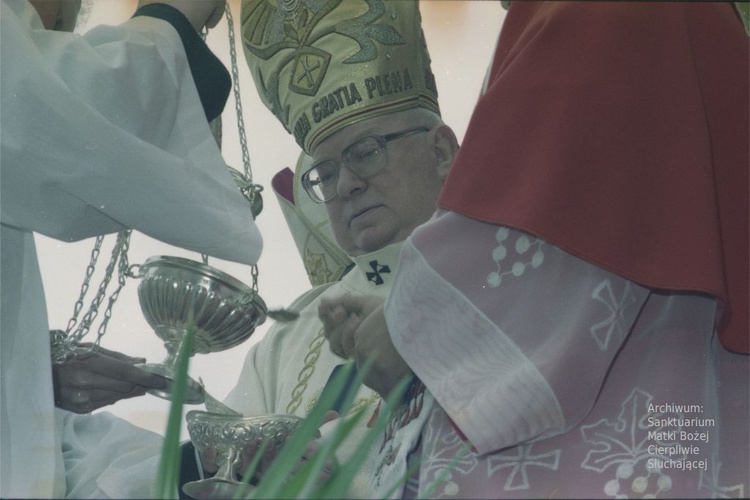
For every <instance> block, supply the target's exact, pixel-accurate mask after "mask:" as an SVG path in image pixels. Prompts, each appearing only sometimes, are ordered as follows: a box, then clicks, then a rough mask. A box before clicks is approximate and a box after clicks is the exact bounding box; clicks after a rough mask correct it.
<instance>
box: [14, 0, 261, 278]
mask: <svg viewBox="0 0 750 500" xmlns="http://www.w3.org/2000/svg"><path fill="white" fill-rule="evenodd" d="M32 9H33V8H32V7H30V5H28V4H27V3H26V2H25V1H18V0H3V3H2V32H1V37H2V40H1V42H2V44H1V47H2V61H3V71H2V73H0V78H1V82H0V83H1V84H2V87H1V93H2V101H1V103H0V104H1V107H2V114H1V115H0V120H1V122H0V127H1V128H2V151H1V158H2V171H1V173H2V179H1V182H0V187H1V189H2V192H1V195H2V207H1V208H2V211H1V213H2V223H3V224H6V225H9V226H14V227H18V228H21V229H25V230H30V231H37V232H40V233H43V234H46V235H48V236H51V237H54V238H58V239H62V240H66V241H71V240H77V239H82V238H86V237H90V236H94V235H98V234H104V233H109V232H116V231H120V230H123V229H125V228H133V229H136V230H139V231H141V232H143V233H145V234H148V235H149V236H152V237H154V238H157V239H160V240H162V241H164V242H166V243H169V244H172V245H176V246H179V247H183V248H187V249H189V250H194V251H197V252H201V253H207V254H210V255H213V256H215V257H218V258H222V259H226V260H232V261H237V262H243V263H247V264H252V263H255V262H256V261H257V258H258V256H259V254H260V250H261V238H260V234H259V232H258V229H257V227H256V226H255V223H254V221H253V219H252V215H251V212H250V208H249V203H248V202H247V201H246V200H245V199H244V198H243V197H242V196H241V194H240V193H239V190H238V189H237V188H236V186H235V185H234V183H233V180H232V178H231V175H230V174H229V172H228V171H227V168H226V165H225V163H224V161H223V159H222V157H221V153H220V151H219V149H218V147H217V145H216V143H215V141H214V139H213V136H212V135H211V133H210V130H209V128H208V124H207V121H206V118H205V114H204V111H203V108H202V107H201V103H200V99H199V97H198V94H197V90H196V88H195V84H194V82H193V79H192V75H191V72H190V68H189V65H188V63H187V59H186V56H185V53H184V49H183V46H182V42H181V40H180V37H179V36H178V34H177V32H176V31H175V30H174V28H173V27H172V26H171V25H170V24H169V23H168V22H166V21H162V20H160V19H155V18H151V17H145V16H144V17H136V18H133V19H131V20H129V21H128V22H126V23H124V24H122V25H120V26H100V27H97V28H94V29H92V30H91V31H90V32H88V33H87V34H86V35H85V36H79V35H76V34H71V33H60V32H51V31H46V30H44V29H41V26H40V25H39V24H38V18H35V17H34V15H33V14H31V13H30V10H32ZM35 22H36V23H37V24H36V25H35ZM35 26H36V27H35Z"/></svg>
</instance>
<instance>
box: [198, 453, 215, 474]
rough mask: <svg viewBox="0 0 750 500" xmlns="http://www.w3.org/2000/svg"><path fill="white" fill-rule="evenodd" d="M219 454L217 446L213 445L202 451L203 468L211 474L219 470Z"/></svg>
mask: <svg viewBox="0 0 750 500" xmlns="http://www.w3.org/2000/svg"><path fill="white" fill-rule="evenodd" d="M217 455H218V454H217V452H216V448H213V447H209V448H206V449H205V450H203V451H202V452H201V453H200V457H201V464H202V466H203V470H205V471H206V472H209V473H211V474H213V473H214V472H216V471H218V470H219V466H218V465H217V464H216V457H217Z"/></svg>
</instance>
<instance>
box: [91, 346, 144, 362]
mask: <svg viewBox="0 0 750 500" xmlns="http://www.w3.org/2000/svg"><path fill="white" fill-rule="evenodd" d="M97 352H99V353H100V354H104V355H106V356H109V357H110V358H115V359H117V360H119V361H124V362H126V363H130V364H138V363H145V362H146V358H135V357H132V356H128V355H127V354H124V353H121V352H117V351H110V350H109V349H105V348H104V347H101V346H100V347H99V349H98V351H97Z"/></svg>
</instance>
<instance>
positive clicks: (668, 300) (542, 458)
mask: <svg viewBox="0 0 750 500" xmlns="http://www.w3.org/2000/svg"><path fill="white" fill-rule="evenodd" d="M466 241H471V245H466V244H465V242H466ZM715 307H716V303H715V301H714V299H713V298H710V297H707V296H702V295H700V294H696V293H677V292H668V291H666V292H665V291H659V290H651V289H648V288H646V287H643V286H641V285H638V284H636V283H633V282H631V281H628V280H627V279H625V278H623V277H621V276H618V275H615V274H613V273H610V272H607V271H605V270H603V269H600V268H598V267H596V266H594V265H592V264H589V263H587V262H585V261H583V260H581V259H579V258H576V257H574V256H572V255H570V254H568V253H566V252H564V251H563V250H561V249H560V248H558V247H556V246H554V245H552V244H550V243H549V242H546V241H544V240H542V239H541V238H537V237H535V236H532V235H529V234H527V233H523V232H521V231H518V230H516V229H512V228H507V227H502V226H496V225H492V224H487V223H484V222H479V221H476V220H473V219H469V218H467V217H464V216H462V215H460V214H456V213H455V212H446V211H439V212H438V215H437V216H436V217H434V218H433V219H432V220H430V221H429V222H428V223H427V224H424V225H422V226H421V227H420V228H417V230H415V231H414V233H413V234H412V235H411V236H410V238H409V239H407V241H406V242H405V243H404V246H403V251H402V259H401V262H400V264H399V271H398V276H397V278H396V280H395V283H394V288H393V291H392V293H391V294H390V296H389V298H388V301H387V304H386V308H385V314H386V320H387V322H388V327H389V331H390V333H391V338H392V340H393V342H394V345H395V346H396V348H397V349H398V351H399V353H400V354H401V355H402V356H403V358H404V359H405V360H406V361H407V363H408V364H409V366H410V367H411V368H412V369H413V370H414V373H415V374H416V375H417V376H419V378H420V379H421V380H422V382H423V383H424V385H425V386H426V387H427V389H428V391H427V392H426V394H425V395H424V402H423V404H422V405H421V413H420V414H419V416H418V418H415V419H413V420H411V421H410V422H409V423H408V425H405V426H403V428H401V429H399V430H397V431H396V432H395V433H394V434H393V435H391V436H388V438H389V439H388V441H386V442H385V443H384V444H383V445H382V448H381V449H380V457H379V459H378V462H377V463H378V467H377V468H376V471H377V473H376V475H375V476H374V478H373V494H374V496H377V494H378V493H381V492H383V493H384V492H385V491H388V490H389V487H390V486H391V485H392V484H394V483H396V482H397V481H398V480H399V478H400V477H402V475H403V473H405V472H406V470H407V467H408V465H410V463H411V461H412V460H415V459H418V460H419V465H418V467H417V469H416V473H415V478H416V479H418V484H417V486H416V487H414V484H413V483H411V484H409V485H408V487H407V488H406V489H405V490H404V489H402V490H403V491H398V492H396V494H395V496H396V497H400V496H404V497H411V496H417V495H418V496H419V497H420V498H424V497H425V496H428V497H432V498H557V497H559V498H609V497H613V498H649V497H650V498H709V497H711V498H716V497H721V498H726V497H746V496H747V493H748V490H747V488H748V484H750V478H749V477H748V470H749V469H748V425H747V415H748V398H747V390H748V374H749V373H750V372H749V365H748V357H747V356H744V355H738V354H732V353H730V352H728V351H726V350H725V349H723V348H722V347H721V345H720V344H719V342H718V339H717V338H716V335H715ZM394 457H395V460H394ZM412 487H414V488H412Z"/></svg>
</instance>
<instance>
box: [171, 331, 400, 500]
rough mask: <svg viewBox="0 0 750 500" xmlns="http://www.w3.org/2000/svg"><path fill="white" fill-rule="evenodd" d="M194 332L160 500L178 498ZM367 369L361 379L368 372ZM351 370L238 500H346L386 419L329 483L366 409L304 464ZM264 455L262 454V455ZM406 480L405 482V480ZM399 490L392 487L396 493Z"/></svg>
mask: <svg viewBox="0 0 750 500" xmlns="http://www.w3.org/2000/svg"><path fill="white" fill-rule="evenodd" d="M193 333H194V332H193V331H191V332H188V335H186V342H185V343H184V344H183V346H182V347H181V349H180V353H179V357H178V362H177V365H178V369H177V374H176V378H175V383H174V391H173V394H172V405H171V408H170V413H169V421H168V426H167V431H166V437H165V440H164V445H163V448H162V459H161V463H160V467H159V478H158V485H157V489H156V495H157V497H158V498H170V499H171V498H177V490H176V485H177V484H178V478H179V471H180V449H179V432H180V428H181V423H182V422H181V419H182V406H183V401H184V394H185V385H186V380H187V376H188V375H187V373H188V362H189V358H190V356H189V353H190V344H191V343H192V338H193ZM366 369H367V368H365V370H363V371H362V373H364V372H366ZM349 373H350V370H342V371H341V373H339V374H338V375H337V376H336V377H335V378H334V379H333V380H332V382H331V384H330V385H329V387H328V388H327V389H326V390H325V391H324V392H323V394H321V396H320V398H319V400H318V403H317V404H316V405H315V407H313V409H312V410H311V411H310V413H309V415H308V416H307V418H306V419H305V420H304V421H303V422H302V424H301V425H300V427H299V428H298V429H297V431H296V432H295V433H294V434H293V435H292V436H291V437H290V438H289V440H288V441H287V443H286V445H285V446H284V447H283V448H282V449H281V451H280V452H279V454H278V455H277V457H276V459H275V460H274V462H273V463H272V464H271V466H270V467H269V469H268V470H267V471H266V472H265V473H264V474H263V477H262V478H261V480H260V482H259V483H258V484H257V485H256V486H249V485H248V486H247V489H246V490H245V491H244V492H242V491H241V492H239V493H238V496H237V498H274V499H286V498H300V499H304V498H316V499H318V498H319V499H336V498H347V497H348V491H349V488H350V486H351V484H352V483H353V479H354V477H355V476H356V475H357V473H358V472H359V470H360V469H361V467H362V465H363V463H364V461H365V460H366V459H367V457H368V453H367V450H369V449H370V448H371V446H372V444H373V443H374V441H375V440H376V439H379V438H381V437H382V435H383V432H384V431H385V427H386V425H387V424H388V417H389V415H388V413H387V412H384V411H383V412H380V414H379V416H378V418H377V420H376V422H374V424H372V425H371V427H370V429H369V430H368V431H367V432H366V433H365V435H364V437H363V438H362V439H361V441H360V442H359V443H358V445H357V449H359V450H362V453H356V454H355V456H353V457H351V459H350V460H348V461H347V463H345V464H340V465H339V466H338V467H336V468H334V470H333V471H332V473H331V474H330V475H329V476H328V479H327V480H326V481H324V482H322V483H321V482H320V481H319V480H318V479H319V478H320V477H321V473H322V472H323V470H324V467H325V466H326V464H327V463H328V462H329V461H332V460H334V456H335V451H336V449H337V448H338V446H339V445H340V444H341V443H342V442H343V441H344V440H345V439H346V438H347V436H348V435H349V434H350V433H351V432H352V430H353V429H355V428H356V427H358V425H361V424H360V422H361V420H362V419H367V418H369V416H370V410H369V408H368V407H365V408H363V409H361V410H359V411H357V412H355V413H354V414H353V415H349V416H347V417H346V418H340V419H338V421H337V424H335V427H334V429H333V431H332V433H331V434H330V436H329V437H328V439H326V440H324V442H323V443H322V444H321V446H320V448H319V449H318V450H317V451H316V452H315V453H314V454H312V455H311V456H308V457H306V460H304V461H302V460H301V459H302V457H303V455H304V453H305V452H306V450H307V447H308V445H309V443H310V442H311V441H312V440H314V439H315V438H316V437H317V436H318V429H319V428H320V426H321V424H322V423H323V421H324V418H325V415H326V413H327V411H328V410H329V409H330V408H331V407H332V406H333V404H334V402H335V401H336V399H337V398H338V396H339V394H340V393H342V392H343V391H344V387H345V385H346V380H347V379H348V377H349ZM361 384H362V374H359V375H358V378H357V380H356V383H355V384H352V386H351V387H350V388H349V389H348V390H347V392H346V396H345V402H344V404H343V406H342V410H341V412H340V414H341V415H348V413H349V411H350V409H351V405H352V404H353V402H354V399H355V396H356V393H357V390H358V389H359V387H360V386H361ZM407 385H408V381H406V380H405V381H403V382H402V383H401V384H399V385H398V386H397V388H396V389H395V390H394V391H393V393H392V394H391V396H390V397H389V398H388V400H387V402H385V403H386V404H385V405H384V406H385V407H388V408H395V407H397V406H398V402H400V401H401V400H402V398H403V396H404V393H405V392H406V387H407ZM261 453H262V451H261ZM261 453H259V454H258V455H257V457H256V460H255V462H254V463H253V464H250V468H249V470H248V472H247V473H246V475H245V481H246V482H247V480H248V478H250V477H253V475H254V471H255V469H256V468H257V466H258V463H259V460H257V458H259V457H260V455H261ZM405 479H406V478H404V480H405ZM398 486H399V485H394V489H395V488H397V487H398Z"/></svg>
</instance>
